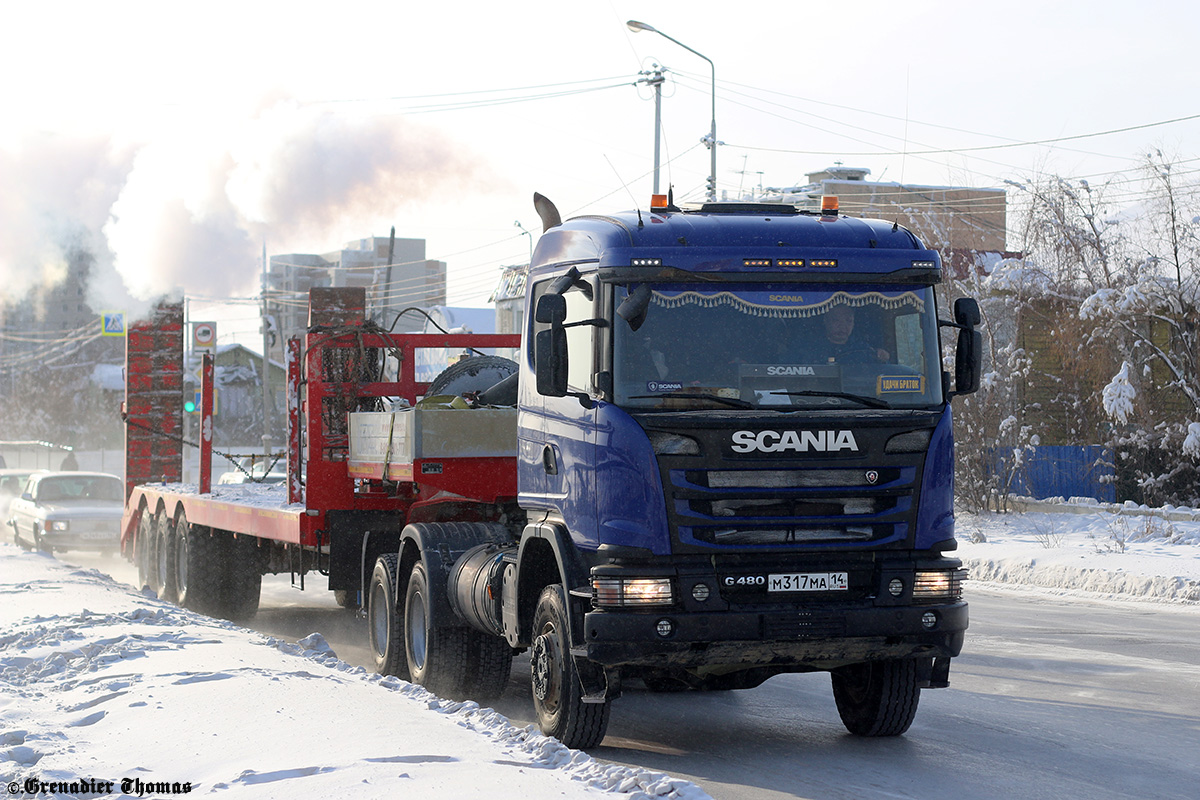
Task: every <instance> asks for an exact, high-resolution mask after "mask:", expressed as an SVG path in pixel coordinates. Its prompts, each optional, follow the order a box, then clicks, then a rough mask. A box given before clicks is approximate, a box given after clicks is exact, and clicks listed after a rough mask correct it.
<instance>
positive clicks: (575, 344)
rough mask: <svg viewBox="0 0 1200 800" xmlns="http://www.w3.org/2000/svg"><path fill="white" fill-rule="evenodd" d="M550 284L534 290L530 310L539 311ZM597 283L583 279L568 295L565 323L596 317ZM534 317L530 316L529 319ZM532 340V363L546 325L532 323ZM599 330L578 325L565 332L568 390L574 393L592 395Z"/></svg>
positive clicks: (547, 283)
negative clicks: (536, 342)
mask: <svg viewBox="0 0 1200 800" xmlns="http://www.w3.org/2000/svg"><path fill="white" fill-rule="evenodd" d="M550 283H551V281H549V280H545V281H540V282H539V283H537V284H535V285H534V287H533V294H532V303H531V304H530V308H537V301H538V299H539V298H540V297H541V296H542V295H544V294H545V293H546V291H547V290H548V289H549V288H550ZM597 297H598V294H597V292H596V281H595V279H594V278H580V279H579V280H578V281H576V282H575V285H574V286H572V287H571V288H570V289H568V290H567V291H566V293H565V294H564V295H563V299H564V300H566V301H567V319H566V323H567V324H570V323H573V322H581V321H582V320H586V319H593V318H595V317H596V316H598V314H597V313H596V298H597ZM532 316H533V315H532V314H530V317H532ZM531 324H532V326H533V336H531V337H529V341H530V342H531V345H530V353H529V355H530V358H531V359H532V356H533V350H532V342H534V341H535V340H536V337H537V334H538V332H539V331H544V330H547V329H548V328H549V327H550V326H549V325H548V324H547V323H542V322H537V321H536V320H533V321H532V322H531ZM596 330H597V328H596V326H595V325H575V326H572V327H569V328H567V329H566V334H567V389H568V390H569V391H572V392H586V393H589V394H590V393H593V392H594V391H595V386H594V385H593V383H594V381H593V375H594V373H595V353H596Z"/></svg>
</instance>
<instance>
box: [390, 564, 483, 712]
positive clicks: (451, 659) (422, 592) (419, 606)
mask: <svg viewBox="0 0 1200 800" xmlns="http://www.w3.org/2000/svg"><path fill="white" fill-rule="evenodd" d="M432 604H433V597H432V596H431V595H430V593H429V581H428V579H427V578H426V577H425V566H424V565H423V564H421V563H420V562H418V563H416V564H414V565H413V569H412V573H411V574H410V575H409V578H408V591H407V592H405V595H404V653H405V656H406V658H407V659H408V671H409V675H410V676H411V679H412V682H413V683H419V684H420V685H421V686H424V687H425V688H426V689H428V690H429V691H431V692H433V693H434V694H436V695H439V696H442V697H458V696H460V695H462V693H463V690H464V689H465V688H466V686H467V685H468V683H469V681H468V680H467V669H468V668H467V629H465V628H456V627H450V626H448V625H442V624H439V623H438V622H437V621H436V620H435V619H434V615H433V605H432Z"/></svg>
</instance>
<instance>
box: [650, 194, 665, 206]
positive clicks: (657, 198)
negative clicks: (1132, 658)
mask: <svg viewBox="0 0 1200 800" xmlns="http://www.w3.org/2000/svg"><path fill="white" fill-rule="evenodd" d="M666 207H667V196H666V195H665V194H652V195H650V208H652V209H654V208H666Z"/></svg>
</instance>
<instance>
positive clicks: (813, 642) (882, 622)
mask: <svg viewBox="0 0 1200 800" xmlns="http://www.w3.org/2000/svg"><path fill="white" fill-rule="evenodd" d="M930 613H931V614H932V615H933V625H927V624H925V621H928V618H926V616H925V615H926V614H930ZM967 624H968V617H967V604H966V602H963V601H958V602H954V603H930V604H919V605H909V606H895V605H891V606H876V605H871V604H870V603H869V601H868V602H863V603H838V604H826V603H822V604H795V605H791V604H789V605H786V606H785V605H783V604H773V605H772V607H770V608H753V609H748V608H742V609H737V608H733V609H729V610H721V611H713V612H703V611H693V610H677V609H664V610H661V611H654V610H639V611H629V610H608V609H605V610H592V611H589V612H587V613H586V614H585V615H584V647H585V649H586V655H587V658H588V659H589V660H591V661H594V662H596V663H599V664H603V665H604V666H622V665H631V666H649V667H706V666H707V667H711V666H734V665H739V666H745V667H751V666H768V665H770V666H786V667H797V668H801V669H804V668H810V669H832V668H835V667H838V666H842V665H845V664H851V663H857V662H861V661H868V660H876V659H885V658H886V659H891V658H911V657H933V658H937V657H954V656H957V655H958V654H959V653H960V652H961V651H962V646H963V639H964V636H965V632H966V629H967Z"/></svg>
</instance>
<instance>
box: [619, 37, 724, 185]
mask: <svg viewBox="0 0 1200 800" xmlns="http://www.w3.org/2000/svg"><path fill="white" fill-rule="evenodd" d="M625 24H626V25H627V26H628V27H629V30H631V31H633V32H634V33H637V32H638V31H649V32H650V33H657V34H658V35H659V36H661V37H663V38H664V39H667V40H669V41H672V42H674V43H675V44H677V45H679V46H680V47H682V48H683V49H684V50H687V51H688V52H689V53H694V54H695V55H698V56H700V57H701V58H703V59H704V60H705V61H707V62H708V66H709V69H711V70H712V127H711V128H710V129H709V132H708V137H707V140H706V141H705V140H702V141H704V143H705V144H706V145H707V146H708V150H709V155H710V167H709V175H708V199H709V201H710V202H715V201H716V199H717V67H716V65H715V64H713V62H712V59H711V58H709V57H708V56H706V55H704V54H703V53H701V52H699V51H698V50H693V49H692V48H690V47H688V46H687V45H686V44H684V43H683V42H681V41H679V40H678V39H673V38H671V37H670V36H667V35H666V34H665V33H663V32H662V31H660V30H659V29H657V28H655V27H652V26H650V25H647V24H646V23H644V22H638V21H637V20H636V19H631V20H629V21H628V22H626V23H625Z"/></svg>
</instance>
